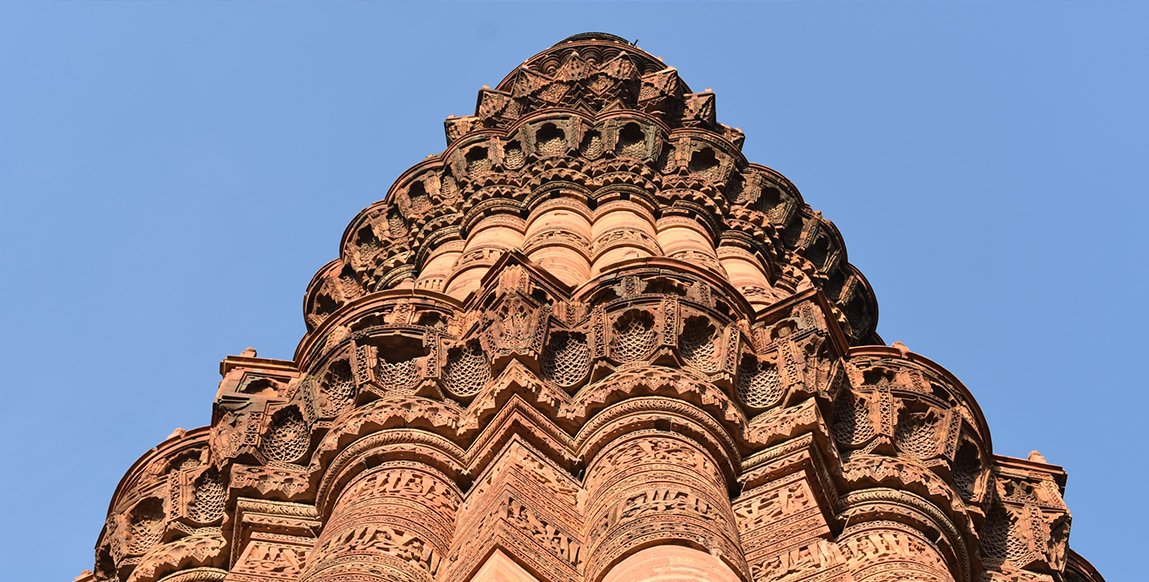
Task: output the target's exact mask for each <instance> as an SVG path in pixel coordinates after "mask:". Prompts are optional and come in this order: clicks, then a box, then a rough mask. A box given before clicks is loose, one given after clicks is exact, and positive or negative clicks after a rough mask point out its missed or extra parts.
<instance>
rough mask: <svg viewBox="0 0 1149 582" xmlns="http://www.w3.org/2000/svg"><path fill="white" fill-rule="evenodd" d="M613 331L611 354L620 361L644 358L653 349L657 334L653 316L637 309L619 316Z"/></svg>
mask: <svg viewBox="0 0 1149 582" xmlns="http://www.w3.org/2000/svg"><path fill="white" fill-rule="evenodd" d="M613 331H614V337H613V338H612V342H611V355H613V356H614V357H615V359H617V360H619V361H621V362H633V361H636V360H641V359H643V358H645V357H646V356H647V355H649V354H650V352H651V351H652V350H653V349H654V342H655V339H656V337H657V335H658V332H657V331H656V330H655V329H654V317H653V316H652V315H651V314H649V313H647V312H645V311H638V310H631V311H628V312H626V313H624V314H623V315H622V316H621V317H619V318H618V320H617V321H615V324H614V330H613Z"/></svg>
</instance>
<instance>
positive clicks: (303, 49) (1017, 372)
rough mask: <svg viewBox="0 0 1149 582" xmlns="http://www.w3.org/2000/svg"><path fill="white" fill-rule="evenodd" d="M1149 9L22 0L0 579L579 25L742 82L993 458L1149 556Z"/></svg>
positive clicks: (1076, 542)
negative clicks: (409, 171)
mask: <svg viewBox="0 0 1149 582" xmlns="http://www.w3.org/2000/svg"><path fill="white" fill-rule="evenodd" d="M1147 29H1149V5H1146V4H1137V3H956V4H940V3H924V4H911V3H877V4H855V3H850V4H832V3H767V4H749V3H738V4H701V3H697V4H696V3H675V4H656V3H635V4H622V5H618V4H614V3H611V4H607V3H594V4H584V5H570V4H547V5H543V6H539V5H529V4H515V3H499V4H470V3H441V4H398V5H391V4H366V3H354V4H326V3H324V4H302V3H288V4H247V3H243V4H227V3H208V4H196V5H192V4H179V3H161V4H143V3H130V4H103V3H100V4H95V5H93V4H75V3H66V4H57V3H41V4H33V3H2V4H0V267H2V268H3V273H4V274H3V276H2V277H0V303H2V305H3V309H2V310H0V330H2V331H3V332H4V333H3V334H2V335H0V338H2V339H0V343H2V345H0V347H2V349H0V358H2V359H0V366H2V368H0V369H3V370H4V372H3V374H4V379H3V384H2V385H3V390H4V397H5V402H6V404H7V409H8V410H9V414H8V415H7V418H6V419H5V422H3V423H2V424H0V433H2V435H3V438H4V442H5V444H6V446H4V447H3V449H2V453H0V455H2V462H3V465H2V466H3V467H4V469H3V479H0V498H3V499H5V501H6V502H5V503H4V504H3V506H2V508H0V512H2V513H0V515H2V516H3V518H4V519H3V523H4V524H5V526H6V527H5V528H4V533H0V540H2V543H0V552H2V554H0V558H2V559H0V579H4V580H22V579H32V580H36V579H43V580H48V579H59V580H68V579H70V577H72V576H75V575H77V574H78V573H79V572H80V571H81V570H83V569H85V568H90V567H91V565H92V547H93V544H94V542H95V540H96V536H97V534H98V533H99V530H100V527H101V525H102V522H103V518H104V514H105V512H106V511H107V503H108V500H109V498H110V496H111V494H112V491H113V489H114V488H115V486H116V483H117V481H118V480H119V478H120V476H122V474H123V472H124V471H125V470H126V469H127V468H128V467H129V466H130V465H131V463H132V462H133V461H134V460H135V459H136V458H137V457H138V456H139V455H141V454H142V453H144V452H145V451H146V450H147V449H148V448H150V447H152V446H154V445H155V444H156V443H158V442H160V441H161V440H163V439H164V438H165V437H166V436H167V435H168V434H169V433H170V432H171V431H172V430H173V429H174V428H175V427H177V426H179V427H185V428H192V427H195V426H200V425H203V424H206V423H207V422H208V421H209V420H210V410H211V400H212V398H213V396H214V394H215V390H216V384H217V382H218V381H219V376H218V367H217V363H218V361H219V360H220V359H222V358H223V357H224V356H225V355H227V354H237V353H239V352H240V351H241V350H243V349H244V348H245V347H247V346H249V345H250V346H255V347H256V348H258V350H259V353H260V355H261V356H268V357H277V358H290V357H291V355H292V352H293V350H294V347H295V344H296V343H297V342H298V340H299V338H300V337H301V336H302V334H303V331H304V327H303V319H302V313H301V304H302V298H303V291H304V288H305V287H306V285H307V283H308V281H309V280H310V278H311V276H312V274H313V273H314V272H315V270H317V269H318V268H319V267H320V266H322V265H323V264H324V263H326V262H327V261H328V260H330V259H332V258H334V257H335V256H336V254H337V245H338V241H339V237H340V235H341V234H342V232H343V229H344V227H345V226H346V224H347V223H348V222H349V221H350V220H351V218H352V217H354V215H355V214H356V212H358V210H359V209H361V208H363V207H364V206H367V205H368V204H370V203H371V202H373V201H375V200H377V199H379V198H381V197H382V196H383V194H384V193H385V192H386V191H387V188H388V187H389V186H390V184H391V181H392V180H394V179H395V178H396V177H397V176H398V175H399V174H400V173H401V172H402V171H403V170H405V169H406V168H407V167H409V166H410V165H412V164H414V163H416V162H418V161H420V160H421V159H423V158H424V157H425V156H427V155H428V154H432V153H437V152H439V151H441V150H442V149H443V147H444V145H445V144H444V137H443V131H442V120H443V119H444V118H445V117H447V115H449V114H455V115H465V114H470V113H472V112H473V108H474V103H475V95H476V92H477V90H478V89H479V88H480V87H481V86H482V85H484V84H487V85H492V86H493V85H495V84H497V83H498V82H499V81H500V80H501V79H502V78H503V76H504V75H505V74H506V73H508V72H509V71H511V70H512V69H513V68H514V67H515V65H516V64H517V63H520V62H522V61H523V60H524V59H526V58H527V57H529V56H530V55H533V54H535V53H536V52H539V51H540V50H542V49H543V48H545V47H547V46H549V45H551V44H553V43H555V42H557V41H558V40H560V39H562V38H564V37H566V36H568V35H570V34H574V33H577V32H582V31H587V30H603V31H607V32H612V33H615V34H618V35H621V36H624V37H626V38H630V39H637V40H638V44H639V45H640V46H641V47H643V48H644V49H646V50H647V51H649V52H651V53H653V54H655V55H659V56H662V57H663V58H664V60H665V62H666V63H668V64H670V65H673V66H676V67H677V68H678V69H679V71H680V74H681V75H682V76H683V78H684V79H685V80H686V81H687V82H688V83H690V85H691V87H693V88H695V89H696V90H701V89H703V88H706V87H711V88H713V89H714V90H715V91H716V92H717V94H718V117H719V120H720V121H722V122H723V123H726V124H728V125H733V126H738V127H741V128H742V129H743V130H744V131H745V132H746V134H747V140H746V146H745V149H744V152H745V154H746V155H747V157H748V158H749V159H750V160H752V161H755V162H758V163H762V164H765V165H767V166H770V167H773V168H775V169H777V170H778V171H780V172H782V173H783V174H785V175H786V176H788V177H789V178H790V179H791V180H793V181H794V183H795V184H797V186H798V188H799V189H800V190H801V191H802V193H803V195H804V196H805V199H806V201H807V202H808V203H810V204H811V205H812V206H813V207H814V208H816V209H818V210H821V211H822V212H823V213H824V215H825V216H826V217H827V218H829V219H831V220H833V221H834V223H835V224H837V225H838V227H839V228H840V229H841V231H842V234H843V236H844V237H845V240H846V243H847V246H848V248H849V256H850V259H851V262H853V263H854V264H855V265H857V266H858V267H859V268H860V269H861V270H862V271H863V272H864V273H865V274H866V276H867V277H868V278H869V280H870V282H871V283H872V285H873V287H874V289H875V291H876V293H877V296H878V301H879V304H880V321H879V325H878V331H879V333H881V335H882V336H883V337H884V338H885V340H886V341H887V342H893V341H898V340H900V341H902V342H905V343H906V345H908V346H909V347H910V349H912V350H914V351H917V352H919V353H922V354H924V355H926V356H928V357H930V358H932V359H933V360H935V361H937V362H939V363H940V364H942V365H943V366H946V367H947V368H948V369H949V370H951V371H953V372H954V373H955V374H956V375H957V376H958V377H959V378H961V379H962V380H963V381H964V382H965V384H966V385H967V386H968V387H969V388H970V390H971V391H972V392H973V394H974V395H975V396H976V397H977V399H978V401H979V402H980V404H981V407H982V408H983V410H984V411H985V414H986V416H987V417H988V420H989V424H990V427H991V429H992V431H993V441H994V448H995V452H997V453H1000V454H1007V455H1014V456H1022V457H1024V456H1025V455H1026V454H1027V453H1028V452H1029V451H1030V450H1031V449H1038V450H1040V451H1041V452H1042V453H1043V454H1044V455H1045V456H1046V457H1047V458H1048V459H1049V461H1050V462H1052V463H1056V464H1061V465H1063V466H1065V468H1066V470H1067V471H1068V472H1069V475H1070V477H1069V486H1068V492H1067V501H1068V503H1069V506H1070V509H1071V510H1072V512H1073V515H1074V521H1073V531H1072V536H1071V538H1070V540H1071V541H1070V545H1071V546H1072V547H1073V548H1075V549H1076V550H1078V551H1079V552H1080V553H1082V554H1083V555H1085V556H1086V558H1088V559H1090V560H1091V561H1092V562H1093V563H1094V565H1096V566H1097V567H1098V568H1099V569H1100V570H1101V572H1102V573H1103V574H1104V575H1105V576H1106V577H1107V578H1108V579H1109V580H1122V579H1134V577H1135V576H1136V573H1138V572H1141V570H1142V565H1141V564H1140V562H1141V555H1142V553H1143V550H1142V548H1141V544H1140V543H1139V540H1140V537H1141V532H1140V528H1139V523H1138V522H1139V519H1138V518H1136V517H1133V516H1132V515H1131V514H1132V512H1133V511H1134V510H1133V509H1132V508H1131V507H1130V506H1129V503H1130V502H1131V501H1132V500H1133V499H1134V497H1133V496H1132V495H1131V494H1130V493H1129V492H1130V491H1131V490H1132V489H1134V488H1137V487H1140V486H1141V484H1143V483H1144V482H1145V481H1146V479H1149V472H1147V470H1146V463H1145V461H1146V458H1145V457H1146V455H1145V453H1144V445H1143V444H1139V443H1140V436H1142V435H1143V434H1144V431H1142V430H1139V429H1138V427H1139V426H1143V425H1142V423H1144V422H1145V413H1146V412H1145V411H1146V410H1149V406H1147V405H1149V401H1147V400H1149V399H1147V397H1146V393H1145V388H1146V385H1145V374H1144V373H1143V372H1142V371H1141V364H1138V362H1144V360H1143V359H1142V356H1138V355H1137V354H1138V353H1140V349H1139V348H1138V347H1137V346H1138V345H1140V343H1141V341H1142V337H1143V333H1144V330H1145V329H1146V328H1147V327H1149V325H1147V324H1149V318H1147V316H1146V312H1145V309H1144V306H1143V300H1144V298H1145V296H1146V283H1147V281H1149V278H1147V275H1146V273H1145V266H1146V260H1145V256H1146V251H1147V250H1149V241H1147V236H1146V229H1147V220H1146V216H1147V211H1149V204H1147V202H1146V199H1147V197H1146V193H1145V185H1146V183H1149V170H1147V167H1149V113H1147V108H1146V106H1145V103H1146V102H1149V95H1147V93H1149V91H1147V89H1149V76H1147V69H1146V66H1145V55H1147V54H1149V35H1147V34H1145V31H1146V30H1147Z"/></svg>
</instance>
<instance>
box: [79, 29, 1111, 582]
mask: <svg viewBox="0 0 1149 582" xmlns="http://www.w3.org/2000/svg"><path fill="white" fill-rule="evenodd" d="M446 133H447V143H448V146H447V149H446V151H444V152H443V153H442V154H440V155H437V156H432V157H430V158H428V159H426V160H424V161H423V162H421V163H419V164H418V165H416V166H414V167H412V168H411V169H409V170H408V171H407V172H405V173H404V174H403V175H402V176H400V177H399V179H398V180H397V181H396V182H395V184H394V186H392V187H391V190H390V192H388V193H387V196H386V198H385V199H384V200H383V201H380V202H377V203H375V204H372V205H371V206H369V207H368V208H367V209H365V210H363V211H362V212H361V213H359V215H358V216H357V217H355V219H354V220H353V221H352V222H351V224H350V226H348V227H347V230H346V231H345V232H344V234H343V239H342V243H341V246H340V253H339V258H337V259H336V260H334V261H332V262H330V263H328V264H327V265H326V266H324V267H323V268H322V269H320V271H319V273H318V274H317V275H316V276H315V278H314V280H313V281H312V282H311V284H310V285H309V286H308V288H307V293H306V298H305V300H304V316H305V318H306V322H307V330H308V331H307V334H306V335H305V336H304V337H303V339H302V341H301V342H300V344H299V348H298V349H297V351H296V353H295V357H294V359H293V360H291V361H281V360H270V359H265V358H258V357H256V354H255V352H254V350H249V351H245V352H244V353H243V354H242V355H240V356H231V357H228V358H227V359H225V360H224V361H223V362H222V363H221V365H220V372H221V373H222V375H223V381H222V382H221V383H220V386H219V393H218V395H217V396H216V399H215V403H214V408H213V414H212V423H211V426H208V427H203V428H199V429H195V430H192V431H187V432H184V431H177V433H176V434H175V435H173V436H172V437H170V438H169V439H168V440H166V441H164V442H163V443H161V444H160V445H159V446H158V447H157V448H156V449H154V450H152V451H150V452H149V453H147V454H146V455H144V457H143V458H141V459H140V460H139V461H138V462H136V464H135V465H134V466H132V468H131V469H130V470H129V471H128V473H127V475H126V476H125V477H124V479H123V480H122V481H121V483H120V485H119V487H118V488H117V489H116V492H115V495H114V496H113V498H112V503H111V508H110V511H109V513H108V518H107V522H106V524H105V527H104V530H103V531H102V532H101V534H100V537H99V541H98V543H97V547H96V566H95V571H94V573H91V572H85V573H84V574H83V575H82V576H81V577H80V578H78V579H77V580H84V581H89V582H90V581H101V582H103V581H117V582H220V581H243V582H296V581H299V582H350V581H363V582H374V581H382V580H387V581H397V582H468V581H476V582H488V581H493V580H500V581H503V580H506V581H513V582H646V581H655V580H657V581H659V582H679V581H683V582H685V581H697V580H706V581H708V582H815V581H818V582H821V581H830V580H833V581H857V582H878V581H893V580H913V581H922V582H925V581H930V582H973V581H976V580H984V581H995V582H996V581H1007V580H1008V581H1042V580H1044V581H1049V582H1054V581H1066V582H1069V581H1073V582H1078V581H1093V582H1102V577H1101V576H1100V575H1099V574H1098V573H1097V572H1096V571H1095V570H1094V569H1093V568H1092V567H1091V566H1090V565H1089V564H1088V562H1086V561H1085V560H1084V559H1082V558H1081V557H1080V556H1078V555H1077V554H1075V553H1074V552H1073V551H1072V550H1070V549H1069V547H1068V538H1069V525H1070V516H1069V512H1068V510H1067V509H1066V507H1065V504H1064V502H1063V501H1062V492H1063V487H1064V484H1065V473H1064V472H1063V471H1062V470H1061V468H1060V467H1057V466H1054V465H1050V464H1047V463H1046V462H1045V459H1043V458H1042V457H1041V456H1040V455H1038V454H1036V453H1034V454H1031V455H1030V458H1029V459H1014V458H1009V457H1002V456H997V455H994V454H993V453H992V448H991V444H990V433H989V428H988V427H987V426H986V423H985V419H984V418H983V417H982V414H981V411H980V410H979V409H978V405H977V403H976V402H975V401H974V399H973V396H972V395H970V393H969V391H968V390H967V389H966V388H965V386H963V385H962V384H961V383H960V382H959V381H958V380H957V379H956V378H955V377H954V376H953V375H952V374H950V373H949V372H947V371H946V370H945V369H944V368H942V367H941V366H939V365H937V364H935V363H934V362H932V361H930V360H928V359H926V358H924V357H922V356H919V355H917V354H915V353H913V352H910V351H908V350H906V349H905V347H904V346H902V345H901V344H897V343H896V344H894V347H886V346H884V345H883V342H882V341H881V339H880V338H879V337H878V336H877V335H876V334H875V332H874V328H875V325H876V321H877V312H878V306H877V302H876V301H875V299H874V295H873V292H872V291H871V289H870V287H869V285H868V284H867V283H866V280H865V278H864V277H863V276H862V274H861V273H860V272H858V270H857V269H855V268H854V267H853V266H852V265H850V264H849V263H848V262H847V260H846V248H845V246H844V244H843V242H842V239H841V236H840V235H839V233H838V230H837V229H836V228H835V227H834V225H833V224H832V223H830V222H829V221H826V220H824V219H823V218H822V217H821V214H820V213H818V212H816V211H813V210H811V209H810V207H809V206H808V205H806V204H805V203H804V202H803V201H802V198H801V196H800V195H799V194H798V191H797V189H796V188H795V187H794V185H793V184H791V183H790V182H789V181H788V180H786V178H784V177H783V176H781V175H780V174H778V173H777V172H775V171H773V170H771V169H769V168H766V167H764V166H760V165H756V164H753V163H750V162H748V161H747V160H746V159H745V158H744V157H743V156H742V154H741V152H740V147H741V145H742V141H743V135H742V133H741V132H740V131H739V130H738V129H734V128H730V127H727V126H725V125H722V124H720V123H718V122H717V121H716V119H715V97H714V94H713V93H710V92H701V93H697V92H693V91H691V89H690V88H689V87H687V86H686V83H684V82H683V81H682V80H681V79H679V77H678V74H677V72H676V71H675V69H674V68H672V67H668V66H666V65H664V64H663V63H662V62H660V61H659V60H658V59H656V58H654V57H652V56H650V55H648V54H646V53H644V52H643V51H641V50H640V49H637V48H635V47H632V46H629V45H628V44H627V43H626V42H625V41H623V40H622V39H620V38H618V37H614V36H611V35H607V34H599V33H591V34H582V35H577V36H574V37H571V38H568V39H566V40H564V41H562V42H560V43H559V44H557V45H555V46H553V47H551V48H549V49H547V50H545V51H543V52H542V53H540V54H538V55H536V56H534V57H532V58H531V59H530V60H528V61H527V62H526V63H524V64H523V65H521V66H520V67H518V68H517V69H515V70H514V71H513V72H512V73H511V74H510V75H508V76H507V78H506V79H504V80H503V82H502V83H500V84H499V85H498V87H496V88H495V89H488V88H484V89H482V90H481V91H480V92H479V99H478V105H477V107H476V111H475V115H472V116H467V117H452V118H449V119H448V120H447V121H446Z"/></svg>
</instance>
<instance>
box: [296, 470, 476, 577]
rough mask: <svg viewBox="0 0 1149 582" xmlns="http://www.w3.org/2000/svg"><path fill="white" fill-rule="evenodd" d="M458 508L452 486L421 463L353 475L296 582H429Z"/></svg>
mask: <svg viewBox="0 0 1149 582" xmlns="http://www.w3.org/2000/svg"><path fill="white" fill-rule="evenodd" d="M458 506H459V494H458V491H457V490H456V489H455V486H454V484H453V483H452V482H451V481H450V480H449V479H448V478H447V477H446V476H444V475H443V474H442V473H440V472H438V471H436V470H435V469H432V468H431V467H428V466H426V465H423V464H420V463H413V462H404V461H393V462H389V463H385V464H383V465H380V466H379V467H376V468H374V469H372V470H370V471H368V472H366V473H363V474H361V475H358V476H357V477H355V478H354V479H353V480H352V481H351V482H350V483H349V484H348V485H347V487H346V488H344V489H343V491H342V492H341V493H340V494H339V498H338V500H337V501H336V502H335V507H334V508H333V509H332V512H331V516H330V518H329V519H328V520H327V523H326V525H325V526H324V528H323V532H322V533H321V534H320V536H319V539H318V540H317V541H316V544H315V550H314V551H313V552H312V553H311V556H310V557H309V559H308V566H307V568H306V570H305V571H304V573H303V575H302V576H301V577H300V580H302V581H304V582H336V581H339V582H346V581H350V580H357V581H375V580H389V581H403V582H431V580H433V579H434V577H435V574H436V572H438V569H439V565H440V561H441V560H442V558H443V556H444V555H446V551H447V548H448V547H449V546H450V542H451V536H452V534H453V531H454V523H455V511H456V509H457V508H458Z"/></svg>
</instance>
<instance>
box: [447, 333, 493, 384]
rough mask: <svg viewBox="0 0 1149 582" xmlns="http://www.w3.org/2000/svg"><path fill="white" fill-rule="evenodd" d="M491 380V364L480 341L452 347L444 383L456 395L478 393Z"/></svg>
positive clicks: (449, 352)
mask: <svg viewBox="0 0 1149 582" xmlns="http://www.w3.org/2000/svg"><path fill="white" fill-rule="evenodd" d="M490 380H491V365H490V364H489V363H488V362H487V356H486V355H484V354H483V349H482V347H481V346H480V345H479V342H476V341H472V342H470V343H467V344H464V345H462V346H458V347H455V348H451V349H450V350H448V352H447V363H446V364H445V365H444V366H443V384H444V386H445V387H446V388H447V391H448V392H450V393H451V394H453V395H455V396H460V397H463V398H468V397H471V396H474V395H475V394H478V392H479V390H481V389H482V388H483V386H486V385H487V382H489V381H490Z"/></svg>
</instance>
